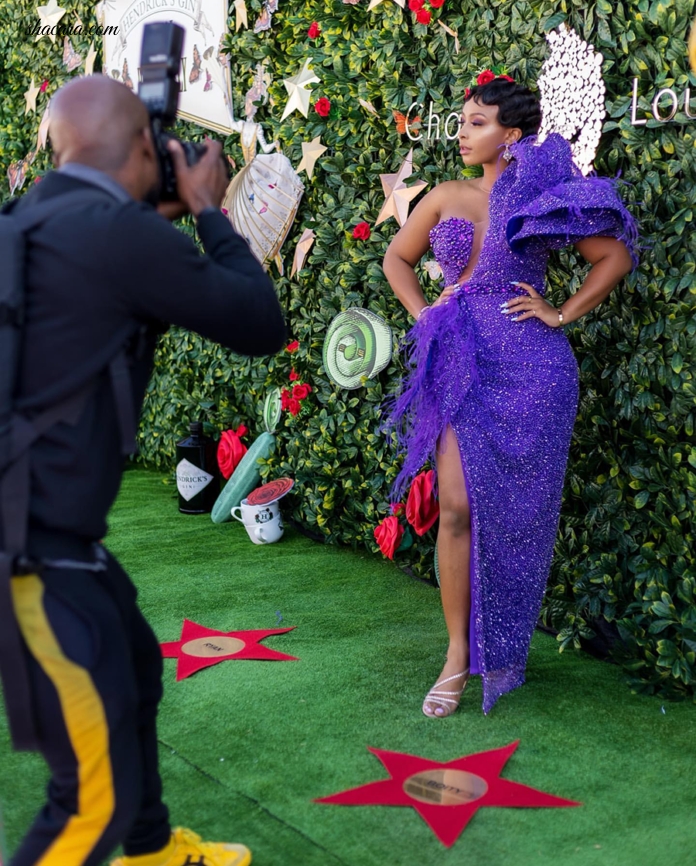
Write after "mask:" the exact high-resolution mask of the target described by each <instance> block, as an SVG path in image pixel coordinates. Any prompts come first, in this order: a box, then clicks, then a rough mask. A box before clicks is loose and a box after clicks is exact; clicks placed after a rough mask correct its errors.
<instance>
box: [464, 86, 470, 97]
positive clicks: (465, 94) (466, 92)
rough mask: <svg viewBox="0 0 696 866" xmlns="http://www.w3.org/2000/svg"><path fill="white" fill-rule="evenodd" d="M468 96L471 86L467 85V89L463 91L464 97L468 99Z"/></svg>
mask: <svg viewBox="0 0 696 866" xmlns="http://www.w3.org/2000/svg"><path fill="white" fill-rule="evenodd" d="M470 96H471V88H470V87H467V89H466V90H465V91H464V99H468V98H469V97H470Z"/></svg>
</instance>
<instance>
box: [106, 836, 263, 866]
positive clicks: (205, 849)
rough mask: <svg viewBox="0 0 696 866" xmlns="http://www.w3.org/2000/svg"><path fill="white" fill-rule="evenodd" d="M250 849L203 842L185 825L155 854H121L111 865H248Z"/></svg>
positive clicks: (227, 843) (229, 843)
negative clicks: (136, 855)
mask: <svg viewBox="0 0 696 866" xmlns="http://www.w3.org/2000/svg"><path fill="white" fill-rule="evenodd" d="M249 863H251V851H250V850H249V849H248V848H245V847H244V845H235V844H234V843H233V842H203V841H202V839H201V837H200V836H199V835H198V834H197V833H194V832H193V831H192V830H187V829H186V828H185V827H177V828H176V830H174V833H173V834H172V838H171V839H170V840H169V843H168V844H167V845H166V846H165V847H164V848H162V850H161V851H156V852H155V853H154V854H142V855H140V856H139V857H119V858H118V859H117V860H113V861H112V863H111V866H249Z"/></svg>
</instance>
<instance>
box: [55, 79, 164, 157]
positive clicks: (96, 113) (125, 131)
mask: <svg viewBox="0 0 696 866" xmlns="http://www.w3.org/2000/svg"><path fill="white" fill-rule="evenodd" d="M148 126H149V118H148V113H147V109H146V108H145V105H144V104H143V103H142V102H141V101H140V99H138V97H137V96H135V94H133V93H132V92H131V91H130V90H129V89H128V88H127V87H126V85H125V84H121V82H120V81H116V80H115V79H113V78H108V77H107V76H105V75H91V76H88V77H84V78H77V79H74V80H73V81H71V82H69V83H68V84H66V85H65V86H64V87H61V89H60V90H59V91H58V92H57V93H56V95H55V96H54V97H53V99H52V100H51V120H50V126H49V135H50V137H51V145H52V147H53V151H54V153H55V156H56V161H57V163H58V165H61V164H63V163H65V162H80V163H82V164H83V165H90V166H92V167H93V168H98V169H99V170H101V171H105V172H109V173H111V172H117V171H119V169H122V168H123V167H124V166H125V165H126V163H127V161H128V160H129V158H130V156H131V152H132V150H133V147H134V145H135V144H136V141H137V139H138V137H139V136H141V134H142V133H143V130H144V129H146V128H147V127H148Z"/></svg>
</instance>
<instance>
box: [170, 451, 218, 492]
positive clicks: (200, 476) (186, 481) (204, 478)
mask: <svg viewBox="0 0 696 866" xmlns="http://www.w3.org/2000/svg"><path fill="white" fill-rule="evenodd" d="M212 480H213V476H212V475H209V474H208V473H207V472H206V471H205V470H203V469H201V468H200V466H194V465H193V463H190V462H189V461H188V460H182V461H181V462H180V463H178V464H177V467H176V486H177V488H178V490H179V493H180V494H181V496H182V498H183V499H185V500H186V501H187V502H188V501H189V500H190V499H193V497H194V496H195V495H196V494H197V493H200V492H201V490H204V489H205V488H206V487H207V486H208V485H209V484H210V482H211V481H212Z"/></svg>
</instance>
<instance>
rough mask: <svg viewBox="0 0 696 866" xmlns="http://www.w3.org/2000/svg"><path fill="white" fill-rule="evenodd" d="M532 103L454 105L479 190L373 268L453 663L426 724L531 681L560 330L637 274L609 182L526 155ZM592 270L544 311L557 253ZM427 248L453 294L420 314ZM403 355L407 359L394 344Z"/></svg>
mask: <svg viewBox="0 0 696 866" xmlns="http://www.w3.org/2000/svg"><path fill="white" fill-rule="evenodd" d="M540 119H541V116H540V110H539V104H538V102H537V100H536V98H535V97H534V95H533V94H532V93H531V92H530V91H529V90H527V89H526V88H524V87H522V86H520V85H518V84H516V83H515V82H512V81H510V80H507V79H505V78H495V79H494V80H493V81H490V82H489V83H486V84H483V85H481V86H477V87H474V88H473V89H472V90H471V91H469V92H468V94H467V97H466V99H465V102H464V107H463V113H462V116H461V123H460V131H459V148H460V154H461V157H462V161H463V162H464V164H465V165H467V166H470V165H481V166H482V167H483V176H482V177H480V178H476V179H467V180H457V181H447V182H444V183H441V184H439V185H438V186H437V187H435V188H434V189H433V190H431V192H429V193H428V194H427V195H426V196H425V197H424V198H423V199H422V201H421V202H419V204H418V205H417V206H416V207H415V208H414V210H413V212H412V213H411V215H410V217H409V219H408V220H407V222H406V223H405V224H404V226H403V227H402V228H401V229H400V230H399V232H398V233H397V234H396V236H395V237H394V239H393V241H392V242H391V244H390V245H389V248H388V250H387V253H386V255H385V257H384V264H383V267H384V273H385V275H386V277H387V279H388V280H389V284H390V285H391V287H392V289H393V290H394V292H395V294H396V295H397V297H398V298H399V300H400V301H401V303H402V304H403V305H404V306H405V307H406V309H407V310H408V311H409V312H410V313H411V314H412V315H413V316H414V318H416V320H417V321H416V323H415V325H414V326H413V327H412V328H411V330H410V331H409V332H408V333H407V334H406V336H405V338H404V341H403V344H405V343H410V344H411V345H410V350H409V354H408V358H407V375H406V377H405V380H404V382H403V383H402V385H401V390H400V392H399V393H398V394H397V395H394V396H392V397H390V398H389V399H388V400H386V401H385V403H384V404H383V406H382V411H383V413H384V414H385V417H386V420H385V421H384V422H383V424H382V430H383V431H385V432H388V431H390V430H392V429H394V430H395V431H396V434H397V441H398V446H399V449H398V453H399V454H404V455H405V460H404V465H403V468H402V470H401V472H400V473H399V475H398V477H397V479H396V481H395V482H394V485H393V487H392V491H391V494H392V501H393V502H398V501H399V500H400V499H401V497H402V495H403V494H404V492H405V491H406V489H407V487H408V484H409V483H410V480H411V479H412V478H413V477H414V476H415V475H416V474H417V473H418V471H419V470H421V469H422V468H423V467H424V465H425V464H427V463H428V462H430V464H431V466H432V468H434V469H435V476H436V488H435V489H436V492H437V495H438V499H439V505H440V522H439V528H438V536H437V549H438V564H439V571H440V589H441V594H442V605H443V609H444V614H445V621H446V624H447V630H448V633H449V647H448V652H447V661H446V664H445V666H444V669H443V670H442V673H441V674H440V676H439V677H438V680H437V682H436V683H435V685H434V686H433V688H432V689H431V690H430V692H429V693H428V695H427V697H426V699H425V702H424V704H423V712H424V713H425V714H426V715H429V716H432V717H443V716H448V715H450V714H451V713H452V712H453V711H454V710H455V709H456V708H457V706H458V704H459V699H460V696H461V692H462V690H463V688H464V686H465V685H466V682H467V680H468V678H469V675H470V674H481V675H482V677H483V710H484V712H485V713H487V712H488V711H489V710H490V709H491V707H492V706H493V705H494V703H495V702H496V701H497V699H498V698H499V697H500V696H501V695H502V694H504V693H505V692H508V691H510V690H511V689H514V688H516V687H517V686H519V685H521V684H522V683H523V682H524V672H525V665H526V661H527V654H528V651H529V644H530V641H531V637H532V632H533V630H534V627H535V624H536V622H537V619H538V616H539V611H540V608H541V602H542V597H543V595H544V590H545V587H546V582H547V578H548V573H549V567H550V563H551V557H552V553H553V546H554V538H555V535H556V531H557V528H558V520H559V512H560V503H561V492H562V488H563V479H564V474H565V468H566V462H567V458H568V449H569V446H570V438H571V433H572V429H573V424H574V421H575V415H576V410H577V401H578V367H577V362H576V360H575V357H574V355H573V353H572V350H571V348H570V345H569V343H568V340H567V338H566V336H565V334H564V332H563V328H562V325H563V324H567V323H569V322H574V321H576V320H577V319H579V318H580V317H581V316H584V315H585V314H586V313H588V312H590V310H593V309H594V308H595V307H596V306H597V305H598V304H600V303H601V302H602V301H603V300H604V299H605V298H606V297H607V296H608V295H609V293H610V292H611V290H612V289H613V288H614V286H616V285H617V283H619V281H620V280H621V279H622V278H623V277H624V276H625V275H626V274H627V273H628V272H629V271H630V270H631V268H632V266H633V265H634V264H635V261H636V259H635V253H634V242H635V238H636V228H635V224H634V222H633V220H632V218H631V216H630V214H629V213H628V212H627V211H626V209H625V208H624V207H623V205H622V204H621V201H620V199H619V197H618V195H617V194H616V192H615V189H614V184H613V183H612V182H611V181H609V180H607V179H602V178H597V177H590V178H585V177H583V175H582V174H581V172H580V171H579V169H578V168H577V167H576V166H575V164H574V163H573V161H572V156H571V150H570V145H569V144H568V142H567V141H566V140H565V139H564V138H562V137H561V136H560V135H558V134H555V133H554V134H551V135H549V136H548V137H547V138H546V140H545V141H544V142H543V143H542V144H540V145H537V144H536V132H537V131H538V128H539V124H540ZM569 244H574V245H575V247H576V249H577V250H578V251H579V252H580V254H581V255H582V256H583V257H584V258H585V259H586V260H587V261H588V262H589V263H590V264H591V265H592V268H591V269H590V271H589V273H588V276H587V278H586V279H585V281H584V283H583V285H582V287H581V289H580V290H579V291H578V292H577V293H576V294H574V295H573V296H572V297H570V298H569V299H568V300H567V301H565V302H564V303H563V305H562V306H561V307H560V308H555V307H553V306H551V304H550V303H548V302H547V301H546V300H545V299H544V291H545V272H546V266H547V260H548V256H549V252H550V250H552V249H559V248H561V247H564V246H567V245H569ZM430 247H432V250H433V253H434V254H435V257H436V258H437V261H438V262H439V264H440V266H441V268H442V271H443V275H444V280H445V285H446V288H445V289H444V291H443V292H442V294H441V295H440V297H439V298H438V299H437V300H436V301H435V302H434V303H433V304H431V305H429V306H428V305H426V301H425V299H424V296H423V292H422V290H421V287H420V284H419V282H418V278H417V276H416V273H415V270H414V268H415V266H416V264H417V263H418V262H419V261H420V259H421V257H422V256H423V255H424V254H425V253H426V252H427V250H428V249H429V248H430ZM403 344H402V345H403Z"/></svg>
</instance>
